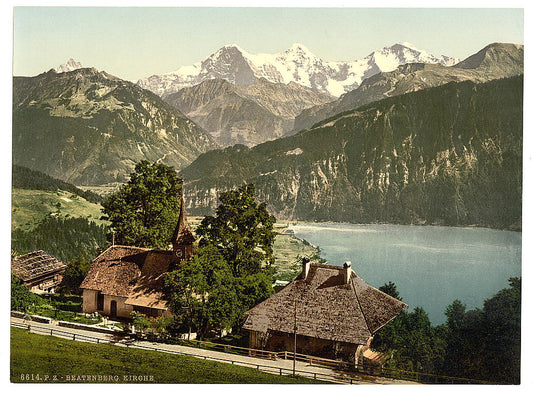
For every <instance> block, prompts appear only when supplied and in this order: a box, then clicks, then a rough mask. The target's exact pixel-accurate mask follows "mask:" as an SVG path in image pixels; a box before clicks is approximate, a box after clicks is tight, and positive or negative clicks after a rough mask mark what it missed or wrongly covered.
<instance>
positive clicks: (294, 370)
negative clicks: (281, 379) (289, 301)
mask: <svg viewBox="0 0 533 397" xmlns="http://www.w3.org/2000/svg"><path fill="white" fill-rule="evenodd" d="M292 358H293V360H292V376H293V377H295V376H296V299H294V355H293V356H292Z"/></svg>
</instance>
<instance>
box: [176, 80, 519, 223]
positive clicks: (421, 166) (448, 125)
mask: <svg viewBox="0 0 533 397" xmlns="http://www.w3.org/2000/svg"><path fill="white" fill-rule="evenodd" d="M522 101H523V77H522V76H519V77H514V78H508V79H502V80H495V81H491V82H488V83H483V84H475V83H472V82H470V81H466V82H461V83H449V84H446V85H444V86H440V87H436V88H431V89H426V90H422V91H418V92H414V93H409V94H405V95H401V96H397V97H393V98H388V99H385V100H381V101H379V102H375V103H372V104H369V105H366V106H363V107H360V108H358V109H356V110H352V111H348V112H345V113H342V114H339V115H337V116H335V117H333V118H331V119H328V120H325V121H323V122H321V123H319V124H318V125H316V126H315V127H314V128H313V129H311V130H308V131H302V132H301V133H298V134H296V135H294V136H291V137H287V138H282V139H278V140H275V141H271V142H267V143H264V144H261V145H258V146H256V147H254V148H252V149H248V148H246V147H244V146H235V147H232V148H227V149H224V150H216V151H211V152H209V153H206V154H203V155H201V156H199V158H198V159H197V160H196V161H195V162H193V163H192V164H191V166H189V167H187V168H186V169H184V170H183V171H182V172H181V175H182V176H183V178H184V180H185V182H186V191H187V199H188V203H187V204H188V207H192V208H193V212H195V213H205V212H208V211H210V210H211V208H213V207H214V206H215V205H216V200H217V191H224V190H228V189H231V188H233V187H234V186H238V185H240V184H242V183H243V182H246V183H254V184H255V185H256V188H257V195H258V198H259V199H260V200H261V201H265V202H266V203H268V204H269V208H270V209H271V211H273V213H274V214H276V216H277V217H278V218H280V219H299V220H316V221H326V220H327V221H338V222H356V223H369V222H387V223H403V224H440V225H479V226H487V227H495V228H510V229H519V228H520V224H521V204H522V201H521V200H522V199H521V195H522V128H523V123H522V109H523V102H522Z"/></svg>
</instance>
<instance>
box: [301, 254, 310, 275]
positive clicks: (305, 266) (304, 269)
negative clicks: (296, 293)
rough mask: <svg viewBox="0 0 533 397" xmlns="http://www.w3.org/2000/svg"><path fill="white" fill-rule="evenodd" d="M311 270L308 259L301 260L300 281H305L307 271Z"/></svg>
mask: <svg viewBox="0 0 533 397" xmlns="http://www.w3.org/2000/svg"><path fill="white" fill-rule="evenodd" d="M310 268H311V263H310V262H309V259H308V258H303V259H302V277H301V278H302V279H304V280H305V279H306V278H307V275H308V274H309V269H310Z"/></svg>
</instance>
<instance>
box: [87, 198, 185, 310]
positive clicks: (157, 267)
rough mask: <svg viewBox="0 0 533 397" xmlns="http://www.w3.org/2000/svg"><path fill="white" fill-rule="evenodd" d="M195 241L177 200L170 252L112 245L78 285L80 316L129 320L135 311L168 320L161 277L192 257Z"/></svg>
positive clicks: (95, 261)
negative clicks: (80, 302) (93, 314)
mask: <svg viewBox="0 0 533 397" xmlns="http://www.w3.org/2000/svg"><path fill="white" fill-rule="evenodd" d="M194 242H195V238H194V235H193V233H192V231H191V228H190V226H189V224H188V222H187V216H186V214H185V203H184V201H183V197H182V200H181V209H180V215H179V218H178V224H177V225H176V228H175V229H174V232H173V234H172V238H171V240H170V243H171V244H172V249H169V250H163V249H152V248H140V247H130V246H124V245H113V246H111V247H109V248H108V249H107V250H105V251H104V252H103V253H102V254H100V255H99V256H98V257H97V258H96V259H95V260H94V261H93V262H92V263H91V268H90V269H89V272H88V273H87V276H86V277H85V279H84V280H83V282H82V283H81V286H80V288H81V289H82V290H83V312H84V313H95V312H98V313H100V314H102V315H104V316H109V317H111V318H118V317H122V318H130V317H131V312H132V311H136V312H140V313H143V314H145V315H147V316H149V317H154V318H155V317H160V316H171V313H170V311H169V310H168V308H167V302H166V301H165V299H164V296H163V281H164V278H165V274H166V273H167V272H169V271H172V270H175V269H176V267H177V266H178V265H179V263H180V262H181V261H182V260H188V259H190V258H191V257H192V256H193V255H194Z"/></svg>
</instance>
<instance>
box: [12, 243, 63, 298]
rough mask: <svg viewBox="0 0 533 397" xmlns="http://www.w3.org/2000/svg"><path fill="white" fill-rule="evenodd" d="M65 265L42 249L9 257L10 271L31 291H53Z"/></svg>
mask: <svg viewBox="0 0 533 397" xmlns="http://www.w3.org/2000/svg"><path fill="white" fill-rule="evenodd" d="M66 268H67V265H65V264H64V263H63V262H61V261H60V260H58V259H57V258H54V257H53V256H52V255H49V254H48V253H46V252H45V251H43V250H38V251H33V252H30V253H28V254H24V255H19V256H17V257H14V258H12V259H11V273H13V274H14V275H15V276H17V277H18V278H20V279H21V280H22V282H23V283H24V284H25V285H26V286H27V287H28V288H29V289H30V290H31V291H32V292H54V290H55V288H57V286H58V285H59V284H60V283H61V281H62V280H63V273H64V272H65V269H66Z"/></svg>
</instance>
